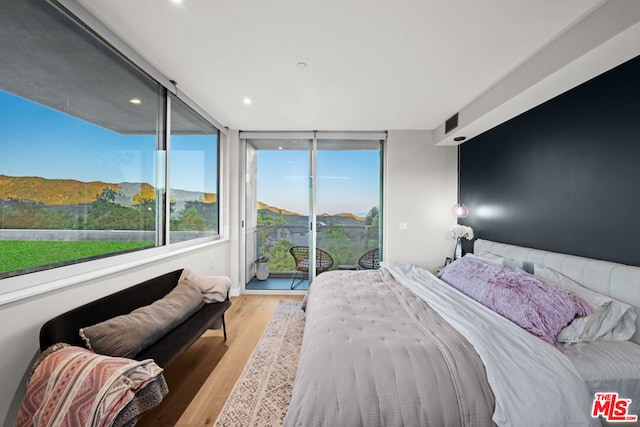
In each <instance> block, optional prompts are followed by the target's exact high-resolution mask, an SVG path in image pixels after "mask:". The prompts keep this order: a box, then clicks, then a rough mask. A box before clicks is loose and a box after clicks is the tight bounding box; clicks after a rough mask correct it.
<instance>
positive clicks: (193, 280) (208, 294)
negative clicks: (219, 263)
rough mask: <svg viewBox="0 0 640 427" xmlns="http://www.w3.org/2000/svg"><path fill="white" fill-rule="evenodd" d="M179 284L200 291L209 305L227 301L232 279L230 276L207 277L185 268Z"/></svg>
mask: <svg viewBox="0 0 640 427" xmlns="http://www.w3.org/2000/svg"><path fill="white" fill-rule="evenodd" d="M178 284H179V285H181V284H188V285H192V286H195V287H196V288H198V289H200V292H202V298H203V300H204V302H205V303H207V304H209V303H212V302H222V301H224V300H225V299H227V295H228V294H229V289H230V288H231V279H230V278H229V277H228V276H205V275H202V274H200V273H198V272H195V271H193V270H190V269H188V268H185V269H184V270H183V271H182V274H181V275H180V279H178Z"/></svg>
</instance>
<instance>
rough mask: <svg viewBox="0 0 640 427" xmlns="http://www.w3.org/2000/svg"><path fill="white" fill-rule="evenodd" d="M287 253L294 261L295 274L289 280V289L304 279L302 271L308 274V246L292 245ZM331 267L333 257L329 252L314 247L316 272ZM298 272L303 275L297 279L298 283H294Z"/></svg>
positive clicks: (318, 272)
mask: <svg viewBox="0 0 640 427" xmlns="http://www.w3.org/2000/svg"><path fill="white" fill-rule="evenodd" d="M289 253H290V254H291V256H292V257H293V259H294V260H295V261H296V274H295V275H294V276H293V280H292V281H291V289H293V288H295V287H296V285H298V284H299V283H301V282H302V281H303V280H305V276H304V273H307V275H308V274H309V247H308V246H294V247H292V248H291V249H289ZM331 267H333V257H332V256H331V255H329V252H327V251H323V250H322V249H320V248H316V274H320V273H322V272H324V271H327V270H329V269H330V268H331ZM298 273H302V274H303V275H302V278H301V279H299V281H298V283H296V279H297V278H298Z"/></svg>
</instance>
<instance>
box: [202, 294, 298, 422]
mask: <svg viewBox="0 0 640 427" xmlns="http://www.w3.org/2000/svg"><path fill="white" fill-rule="evenodd" d="M303 329H304V312H303V311H302V309H301V308H300V303H296V302H284V301H281V302H280V303H279V304H278V306H277V307H276V309H275V311H274V312H273V316H272V317H271V320H269V323H268V324H267V328H266V330H265V331H264V334H263V335H262V338H260V341H258V344H257V346H256V348H255V349H254V350H253V353H252V354H251V357H250V358H249V361H248V362H247V364H246V365H245V367H244V370H243V371H242V374H240V378H238V381H237V382H236V384H235V385H234V386H233V389H232V390H231V394H230V395H229V398H228V399H227V402H226V403H225V404H224V407H223V408H222V411H221V412H220V415H219V416H218V419H217V420H216V422H215V424H214V426H215V427H230V426H233V427H235V426H242V427H247V426H255V427H257V426H261V427H267V426H281V425H282V421H283V419H284V416H285V414H286V412H287V407H288V406H289V402H290V400H291V384H292V383H293V380H294V378H295V375H296V370H297V368H298V357H299V355H300V346H301V345H302V332H303Z"/></svg>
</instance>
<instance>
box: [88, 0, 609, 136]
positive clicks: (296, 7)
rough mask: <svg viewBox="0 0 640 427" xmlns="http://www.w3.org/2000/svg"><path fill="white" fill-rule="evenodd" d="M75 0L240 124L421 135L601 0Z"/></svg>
mask: <svg viewBox="0 0 640 427" xmlns="http://www.w3.org/2000/svg"><path fill="white" fill-rule="evenodd" d="M616 1H618V0H616ZM78 2H79V3H80V4H82V5H83V6H84V7H85V8H86V9H88V10H89V11H90V12H91V13H92V14H94V15H95V16H96V17H97V18H98V19H99V20H100V21H102V22H103V23H104V24H105V25H106V26H107V27H109V28H110V29H111V30H112V31H113V32H114V33H116V34H117V35H118V36H120V37H121V38H122V39H123V40H125V41H126V42H127V43H128V44H129V45H130V46H131V47H132V48H133V49H134V50H136V51H137V52H138V53H140V54H141V55H142V56H143V57H144V58H145V59H146V60H148V61H149V62H150V63H151V64H153V65H154V66H155V67H157V68H158V69H159V70H160V71H161V72H162V73H164V74H165V75H166V77H167V78H169V79H171V80H175V81H177V82H178V87H179V88H180V89H181V90H182V91H183V92H184V93H185V94H187V95H188V96H189V97H191V98H192V99H193V100H194V101H196V102H197V103H198V104H200V105H201V106H202V107H203V108H204V109H205V110H206V111H207V112H209V113H210V114H211V115H212V116H213V117H215V118H216V119H217V120H218V121H220V122H221V123H222V124H224V125H226V126H228V127H230V128H233V129H240V130H314V129H319V130H391V129H435V128H437V127H438V126H440V125H441V124H442V123H443V122H444V120H445V119H447V118H448V117H449V116H451V115H452V114H454V113H455V112H457V111H460V110H462V109H463V108H464V107H465V106H467V105H468V104H470V103H471V102H472V101H473V100H475V99H477V98H478V97H479V96H481V95H482V94H483V93H485V92H486V91H487V90H489V89H490V88H491V87H492V86H494V85H496V84H497V83H498V82H500V81H501V80H502V79H503V78H504V77H505V76H507V75H508V74H509V73H510V72H511V71H513V70H515V69H516V68H517V67H518V66H520V65H522V64H523V63H524V62H525V61H527V60H528V59H530V58H531V57H533V56H534V55H535V54H536V53H538V52H540V51H541V50H542V49H543V48H544V47H545V46H548V45H549V44H550V43H551V42H552V41H553V40H555V39H556V38H558V37H559V36H561V35H562V34H563V33H564V32H565V31H566V30H567V29H569V28H571V27H572V26H574V25H575V24H576V23H577V22H579V21H580V20H581V19H582V18H584V17H585V16H587V15H588V14H590V13H591V12H593V11H594V10H595V8H597V7H598V6H600V5H602V4H603V3H605V1H602V0H563V1H557V0H535V1H532V0H484V1H477V0H396V1H390V0H323V1H317V0H316V1H310V0H270V1H265V0H225V1H222V0H183V2H182V4H176V3H175V2H172V1H170V0H135V1H131V0H78ZM299 62H305V63H307V64H308V66H307V68H304V69H301V68H299V67H298V66H297V63H299ZM245 97H249V98H251V100H252V104H251V105H245V104H244V103H243V98H245Z"/></svg>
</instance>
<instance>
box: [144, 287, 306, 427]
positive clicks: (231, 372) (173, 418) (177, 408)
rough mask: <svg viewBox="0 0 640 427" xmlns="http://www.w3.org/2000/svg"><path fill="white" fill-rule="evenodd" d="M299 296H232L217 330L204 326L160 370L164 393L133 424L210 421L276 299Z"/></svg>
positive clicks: (298, 298)
mask: <svg viewBox="0 0 640 427" xmlns="http://www.w3.org/2000/svg"><path fill="white" fill-rule="evenodd" d="M301 300H302V296H298V295H286V296H285V295H241V296H239V297H234V298H231V303H232V305H231V307H230V308H229V310H227V312H226V314H225V321H226V324H227V341H226V342H225V341H224V338H223V336H222V330H216V331H207V332H205V333H204V335H203V336H202V337H201V338H200V339H199V340H198V341H196V342H195V344H194V345H193V346H191V348H189V350H187V351H186V352H185V353H184V354H182V355H181V356H180V357H178V359H176V360H175V361H174V362H173V363H172V364H171V365H170V366H169V367H167V368H166V369H165V372H164V376H165V379H166V380H167V384H168V386H169V394H168V395H167V396H166V397H165V398H164V400H163V401H162V403H161V404H160V406H158V407H157V408H155V409H154V410H152V411H149V412H148V413H147V414H145V415H144V416H143V417H142V418H141V419H140V421H139V422H138V424H136V425H137V426H140V427H151V426H153V427H156V426H211V425H213V423H214V422H215V420H216V418H217V417H218V414H219V413H220V410H221V409H222V407H223V406H224V403H225V401H226V400H227V396H228V395H229V393H230V392H231V389H232V388H233V386H234V384H235V383H236V380H237V379H238V377H239V376H240V373H241V372H242V369H243V368H244V365H245V364H246V363H247V360H248V359H249V357H250V356H251V353H252V352H253V349H254V348H255V346H256V344H257V343H258V341H259V340H260V337H261V336H262V334H263V333H264V330H265V328H266V327H267V323H268V322H269V319H271V315H272V313H273V310H274V309H275V308H276V306H277V305H278V302H279V301H301Z"/></svg>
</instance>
